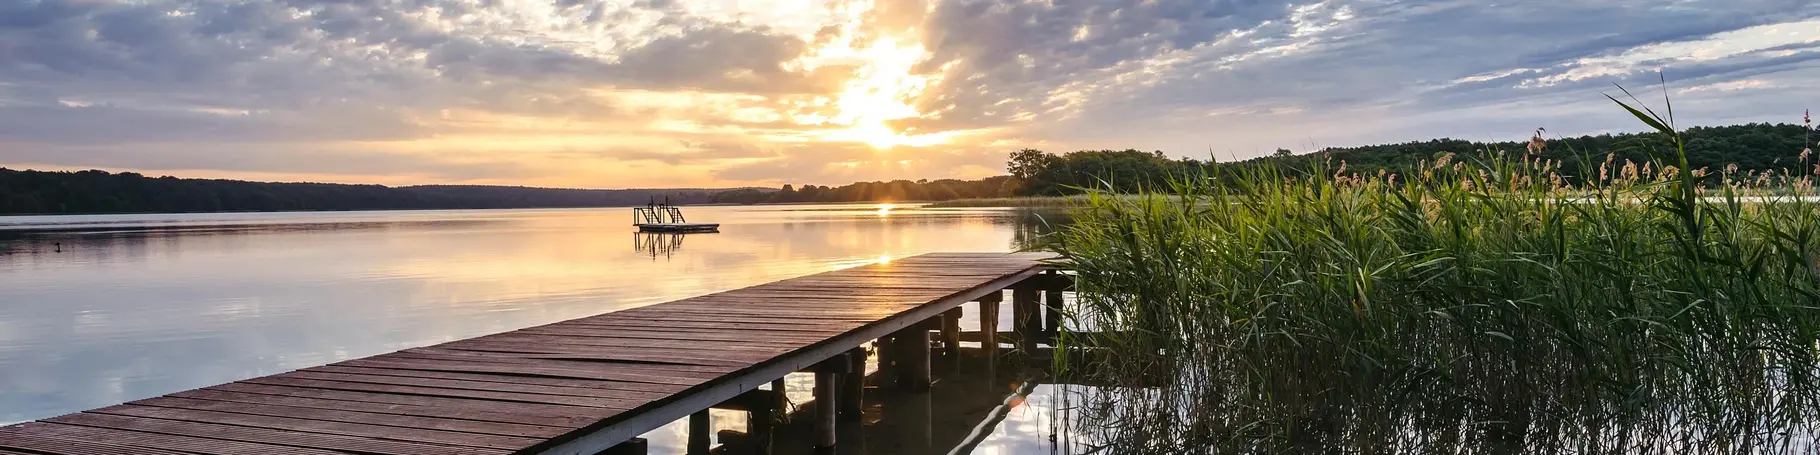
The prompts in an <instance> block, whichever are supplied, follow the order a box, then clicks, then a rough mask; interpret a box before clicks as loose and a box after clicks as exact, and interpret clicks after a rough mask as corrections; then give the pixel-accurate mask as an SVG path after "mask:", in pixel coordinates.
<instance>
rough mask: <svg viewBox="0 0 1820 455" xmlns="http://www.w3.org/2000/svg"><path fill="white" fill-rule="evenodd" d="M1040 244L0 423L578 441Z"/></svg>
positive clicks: (103, 451) (15, 448) (655, 413)
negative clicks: (35, 420)
mask: <svg viewBox="0 0 1820 455" xmlns="http://www.w3.org/2000/svg"><path fill="white" fill-rule="evenodd" d="M1045 257H1046V256H1044V255H1039V254H1000V253H936V254H927V255H922V256H916V257H910V258H904V259H900V260H896V261H892V262H888V263H884V264H875V265H868V266H863V267H857V268H851V269H845V270H837V271H833V272H827V273H822V274H817V275H810V276H805V277H800V278H792V279H787V280H783V281H778V282H773V283H768V284H763V285H758V286H753V287H748V288H744V289H737V290H732V291H727V292H722V293H718V294H711V295H705V296H701V297H693V298H688V299H682V300H678V301H674V302H669V303H662V304H657V305H651V306H647V307H642V308H636V309H630V310H625V311H618V312H614V313H607V314H602V315H598V316H590V317H585V318H580V319H574V320H569V321H563V322H557V323H553V324H546V325H541V326H536V327H529V328H525V329H520V330H515V331H511V332H505V333H499V334H493V335H487V336H481V337H477V338H471V339H466V340H460V341H454V342H449V343H443V344H439V345H435V346H428V347H423V348H415V349H406V350H403V351H398V352H393V353H389V354H382V355H377V356H373V357H367V358H362V359H354V360H348V361H344V362H339V363H336V364H331V365H326V366H321V367H314V368H306V369H303V370H298V371H293V372H289V373H282V374H277V375H272V376H266V377H260V378H253V379H247V380H244V381H239V382H233V383H228V384H222V385H217V386H213V387H204V388H201V389H196V390H190V391H185V392H178V393H174V394H170V395H166V396H163V397H158V398H151V399H146V400H139V401H135V402H131V403H125V404H121V405H116V406H110V407H106V408H100V409H94V410H89V411H85V412H80V413H75V414H70V415H65V416H60V417H53V418H49V419H44V420H41V421H37V422H27V423H23V424H18V425H13V426H8V427H0V455H13V454H50V455H90V454H95V455H112V454H151V455H156V454H218V455H240V454H298V455H334V454H359V453H370V454H397V455H445V454H446V455H487V454H529V453H580V452H578V451H585V450H592V449H588V447H600V446H610V445H611V444H615V443H617V442H619V441H623V440H626V439H629V438H630V437H632V436H636V435H638V434H641V433H643V432H646V431H650V430H652V429H655V428H656V425H660V424H661V422H667V421H668V420H667V419H675V418H677V417H676V416H674V415H672V414H675V413H676V412H679V410H680V412H692V411H691V410H689V408H690V407H691V406H692V405H690V404H689V403H692V402H700V401H702V400H706V399H713V398H715V397H718V396H724V395H727V394H729V393H732V394H737V393H743V392H746V391H749V390H752V389H756V388H757V385H758V384H760V383H764V382H768V381H769V380H770V379H775V378H769V377H765V376H768V375H770V374H771V373H775V372H778V371H790V370H788V369H782V368H784V367H791V366H796V365H808V364H812V363H815V362H820V361H822V360H826V359H827V358H829V357H831V356H832V355H834V354H830V353H837V352H840V351H844V350H849V349H852V348H856V347H859V346H860V345H861V344H863V343H865V342H868V341H871V340H872V339H873V338H876V337H877V336H875V335H876V334H878V333H883V332H882V331H884V330H895V328H899V327H904V326H906V325H908V324H911V323H915V322H919V321H920V320H923V319H927V318H928V317H929V316H928V315H932V314H939V313H940V312H942V311H947V310H950V309H952V308H955V307H956V306H958V305H960V304H961V303H964V302H965V301H967V300H970V299H971V298H972V297H970V296H977V295H980V294H983V293H987V292H994V291H997V290H999V289H1003V288H1005V287H1007V286H1009V285H1010V284H1012V283H1016V282H1017V281H1019V280H1022V279H1023V278H1026V277H1029V276H1032V275H1034V274H1035V273H1037V272H1038V271H1039V270H1040V268H1041V266H1040V261H1041V260H1042V259H1043V258H1045ZM780 377H781V375H780ZM684 415H686V414H684Z"/></svg>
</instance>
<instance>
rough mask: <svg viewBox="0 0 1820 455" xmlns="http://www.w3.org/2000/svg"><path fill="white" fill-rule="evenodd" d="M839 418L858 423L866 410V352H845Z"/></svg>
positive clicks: (858, 350)
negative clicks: (845, 368) (845, 358)
mask: <svg viewBox="0 0 1820 455" xmlns="http://www.w3.org/2000/svg"><path fill="white" fill-rule="evenodd" d="M839 405H840V416H841V420H845V421H848V422H858V421H860V415H861V414H862V413H864V412H865V408H866V350H865V349H854V350H852V351H848V352H847V372H846V374H842V375H841V379H840V402H839Z"/></svg>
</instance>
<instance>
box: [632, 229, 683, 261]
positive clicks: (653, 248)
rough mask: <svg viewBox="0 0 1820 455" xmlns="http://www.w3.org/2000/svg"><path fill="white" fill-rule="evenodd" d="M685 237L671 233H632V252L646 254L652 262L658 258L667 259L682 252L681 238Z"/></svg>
mask: <svg viewBox="0 0 1820 455" xmlns="http://www.w3.org/2000/svg"><path fill="white" fill-rule="evenodd" d="M686 235H687V234H681V233H673V232H634V233H632V250H633V251H637V252H640V253H645V254H648V255H650V256H651V259H652V260H656V259H657V258H658V257H659V256H662V257H664V258H665V259H668V258H670V257H671V256H674V255H675V254H676V252H677V251H679V250H682V244H683V237H684V236H686Z"/></svg>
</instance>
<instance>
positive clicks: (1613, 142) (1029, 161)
mask: <svg viewBox="0 0 1820 455" xmlns="http://www.w3.org/2000/svg"><path fill="white" fill-rule="evenodd" d="M1682 138H1683V139H1684V140H1686V141H1687V155H1688V156H1687V160H1688V164H1689V165H1691V166H1692V167H1693V168H1695V169H1699V168H1711V169H1714V170H1717V169H1722V168H1725V167H1726V166H1728V165H1732V164H1736V165H1738V167H1739V171H1740V172H1749V171H1751V170H1756V171H1767V170H1771V169H1775V170H1778V172H1782V171H1788V172H1794V173H1797V174H1801V173H1807V172H1814V171H1815V169H1814V168H1813V166H1814V165H1815V163H1817V162H1820V157H1810V158H1809V159H1808V161H1807V162H1806V163H1802V162H1801V161H1800V159H1801V157H1800V155H1801V151H1802V150H1803V149H1805V148H1808V147H1811V145H1810V144H1812V141H1813V140H1815V139H1820V132H1815V131H1812V130H1810V129H1808V127H1806V126H1803V125H1792V124H1768V123H1751V124H1744V125H1732V126H1718V127H1694V128H1689V129H1687V130H1685V131H1683V133H1682ZM1544 142H1545V144H1546V147H1545V148H1544V150H1543V151H1542V152H1541V153H1540V154H1539V156H1540V157H1541V158H1542V159H1547V160H1555V161H1557V162H1559V163H1560V174H1561V175H1562V176H1563V177H1564V178H1565V179H1566V181H1568V182H1570V183H1578V182H1582V181H1584V179H1583V177H1584V176H1586V175H1588V174H1589V173H1592V174H1596V173H1597V172H1598V168H1599V165H1600V164H1602V163H1604V162H1605V159H1606V155H1609V154H1615V155H1616V157H1615V158H1616V161H1618V162H1623V161H1624V160H1631V161H1633V162H1637V163H1645V162H1650V161H1652V160H1654V159H1660V160H1662V161H1668V162H1672V161H1674V157H1673V155H1672V153H1674V149H1673V148H1672V147H1671V146H1670V145H1669V143H1668V141H1667V139H1666V138H1664V137H1663V136H1662V135H1661V134H1658V133H1628V134H1617V135H1611V134H1603V135H1598V136H1580V137H1571V138H1560V139H1549V140H1546V141H1544ZM1528 145H1529V143H1528V142H1527V141H1524V142H1515V141H1511V142H1490V143H1486V142H1473V141H1465V140H1459V139H1434V140H1429V141H1423V142H1405V143H1401V144H1386V145H1369V146H1362V147H1331V148H1326V149H1322V150H1320V151H1317V152H1315V153H1309V154H1301V155H1297V154H1293V153H1292V152H1290V151H1289V150H1281V149H1279V150H1277V152H1276V153H1274V154H1272V155H1271V156H1266V157H1260V158H1254V159H1250V160H1245V161H1241V162H1237V163H1216V162H1213V161H1212V160H1209V161H1201V160H1196V159H1186V158H1184V159H1171V158H1168V157H1165V156H1164V155H1163V153H1162V152H1160V151H1159V152H1143V151H1138V150H1120V151H1114V150H1099V151H1080V152H1071V153H1066V154H1061V155H1055V154H1050V153H1045V152H1042V151H1039V150H1028V149H1026V150H1022V151H1019V152H1016V153H1013V154H1012V155H1011V159H1010V162H1009V163H1008V167H1009V169H1010V170H1011V175H1012V178H1013V179H1014V181H1015V183H1014V184H1013V187H1014V188H1015V190H1014V193H1015V195H1018V196H1034V195H1066V194H1075V193H1079V192H1081V188H1099V189H1112V190H1114V191H1117V192H1135V191H1138V190H1139V189H1140V188H1150V189H1167V188H1168V185H1169V183H1170V180H1171V179H1175V178H1180V177H1181V176H1186V175H1203V176H1210V177H1212V178H1214V179H1216V180H1222V179H1225V180H1229V179H1232V178H1235V176H1236V175H1237V173H1238V172H1240V170H1242V169H1245V168H1247V167H1251V166H1255V165H1272V166H1276V167H1278V168H1279V169H1283V170H1286V171H1289V172H1290V173H1295V172H1309V171H1311V170H1313V169H1316V168H1322V169H1332V168H1337V167H1338V166H1339V165H1340V164H1341V163H1342V162H1344V163H1345V165H1346V170H1347V173H1359V174H1375V173H1377V172H1378V171H1379V170H1383V171H1386V172H1402V171H1404V170H1406V169H1410V168H1413V167H1415V166H1417V165H1418V164H1420V163H1421V162H1422V161H1424V160H1426V161H1427V162H1430V163H1433V162H1435V161H1436V160H1437V159H1438V158H1440V157H1441V156H1442V155H1445V154H1448V153H1455V154H1458V155H1459V156H1460V157H1461V159H1470V158H1469V157H1473V156H1476V155H1478V154H1479V153H1480V152H1489V153H1496V152H1498V151H1502V152H1504V153H1516V154H1524V153H1527V151H1528ZM1804 166H1805V167H1808V169H1802V168H1803V167H1804Z"/></svg>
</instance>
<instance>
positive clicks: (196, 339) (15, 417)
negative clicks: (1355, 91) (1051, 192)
mask: <svg viewBox="0 0 1820 455" xmlns="http://www.w3.org/2000/svg"><path fill="white" fill-rule="evenodd" d="M684 210H685V213H686V214H687V215H688V217H689V219H690V220H691V221H698V222H715V223H722V229H721V230H722V232H721V233H719V234H701V235H687V236H676V235H643V234H638V233H635V232H633V229H632V228H631V226H630V222H631V219H630V218H631V215H630V213H629V212H630V210H627V209H589V210H499V211H414V212H329V213H248V214H183V215H95V216H30V217H0V424H3V423H8V422H18V421H25V420H33V419H39V418H45V417H51V416H56V415H60V414H64V413H69V412H75V411H80V410H84V409H90V408H96V407H102V406H108V405H112V404H116V403H121V402H125V401H131V400H137V399H142V398H148V397H154V396H159V395H163V394H168V393H172V392H177V391H182V390H186V389H191V388H196V387H203V386H208V385H214V384H218V383H223V382H230V381H235V380H240V379H246V378H250V377H255V376H261V375H266V374H273V373H279V372H284V371H289V370H293V369H298V368H305V367H310V366H316V365H322V364H327V363H332V362H336V361H340V360H346V359H352V358H358V357H364V356H369V355H374V354H380V353H384V352H390V351H395V350H399V349H405V348H410V347H416V346H424V345H429V344H435V343H441V342H446V341H451V340H456V339H462V338H468V337H473V336H478V335H484V334H489V333H495V332H501V331H507V330H513V329H517V328H522V327H527V326H532V325H538V324H544V323H549V322H555V321H561V320H566V319H572V318H577V317H582V316H588V315H594V314H599V313H605V312H610V311H615V310H621V309H627V308H633V307H638V306H643V305H649V304H655V303H661V302H666V301H671V300H676V299H680V298H684V297H690V296H695V295H701V294H707V293H712V292H717V291H723V290H728V289H735V288H740V287H744V286H750V285H755V284H760V283H766V282H771V281H776V280H781V279H785V278H790V277H795V276H801V275H808V274H813V273H819V272H824V271H829V270H835V269H840V268H845V267H853V266H858V265H864V264H870V263H875V262H878V261H888V260H891V259H893V258H902V257H907V256H912V255H916V254H920V253H925V252H933V251H1011V250H1013V249H1015V248H1016V245H1018V244H1019V242H1021V241H1023V239H1025V238H1027V237H1028V236H1029V235H1031V232H1033V231H1034V230H1036V229H1040V226H1041V225H1042V224H1043V221H1042V220H1041V219H1039V217H1038V216H1036V215H1033V214H1032V212H1029V211H1020V210H1010V209H925V208H922V207H920V206H917V205H871V204H867V205H798V206H748V207H688V208H685V209H684ZM1006 317H1008V316H1006ZM967 318H968V319H967V320H966V324H973V323H974V319H973V318H974V316H973V313H972V312H971V310H970V312H969V313H968V316H967ZM1001 325H1003V324H1001ZM942 377H943V379H942V380H941V383H940V384H938V385H937V391H936V394H935V395H933V397H935V398H934V400H933V401H932V403H931V406H932V407H931V408H929V409H923V410H921V411H927V412H926V414H928V415H931V416H933V420H930V422H932V423H931V424H930V425H932V427H931V428H932V429H931V431H933V432H934V433H933V434H932V435H931V436H930V439H929V441H930V444H934V445H937V446H939V445H941V444H946V443H952V442H954V440H955V439H956V438H957V436H956V435H955V433H956V432H957V431H961V430H957V429H958V428H963V427H964V428H966V430H965V431H971V430H972V427H973V426H974V424H976V423H977V422H978V420H977V418H976V417H978V414H979V413H981V412H985V410H990V409H991V408H992V407H994V406H996V405H998V404H999V403H1000V402H1001V401H1002V400H1003V399H1004V398H1005V396H1006V395H1007V394H1008V393H1009V392H1011V390H1012V388H1013V386H1014V385H1015V384H1014V383H1015V382H1016V380H1017V379H1016V378H1015V377H1014V376H1005V377H1002V378H1001V377H998V376H981V375H977V374H967V373H965V372H964V371H963V372H961V373H958V374H952V375H950V374H944V376H942ZM975 379H976V380H977V381H975V382H977V384H972V383H968V382H966V380H975ZM807 380H808V379H807V378H798V377H792V379H791V381H792V387H791V391H790V393H791V395H792V396H793V398H795V399H797V400H798V401H805V400H806V399H807V397H806V394H807V391H808V387H807V382H806V381H807ZM1001 381H1002V382H1003V383H1000V382H1001ZM961 384H972V385H969V386H968V387H965V388H962V387H960V385H961ZM1050 393H1051V389H1050V388H1049V387H1047V386H1044V387H1039V388H1037V390H1036V391H1035V393H1034V394H1033V395H1032V397H1031V398H1030V399H1029V400H1028V402H1029V403H1030V404H1029V405H1025V406H1019V407H1018V408H1017V409H1015V410H1014V411H1013V412H1012V413H1011V414H1010V415H1009V416H1008V417H1007V419H1006V421H1005V423H1004V424H1003V425H999V426H998V427H997V428H998V429H997V430H996V431H995V432H994V433H992V434H991V436H989V437H988V438H987V439H986V441H985V442H984V443H983V444H982V445H981V446H980V447H979V448H978V450H976V451H974V452H973V453H982V454H987V453H990V454H1035V453H1050V450H1049V447H1050V443H1049V442H1048V441H1049V439H1048V435H1049V434H1050V430H1049V429H1048V428H1049V425H1048V419H1049V417H1048V415H1049V414H1047V413H1046V411H1045V410H1044V409H1045V408H1044V407H1043V406H1040V404H1041V403H1045V402H1047V401H1046V399H1045V397H1047V396H1049V395H1048V394H1050ZM893 399H894V398H893V397H892V396H890V395H889V394H886V393H883V392H881V394H880V395H879V396H878V397H877V401H878V403H879V404H878V405H876V406H874V407H873V408H871V409H869V410H868V413H869V416H870V417H869V422H871V423H872V424H873V425H869V426H865V427H864V428H865V430H863V431H865V432H867V433H864V437H863V438H849V439H850V440H852V441H850V444H851V443H861V442H863V441H866V440H873V441H878V442H877V443H876V444H875V445H873V446H871V447H870V449H869V450H867V451H866V453H926V452H912V451H903V450H902V447H901V445H900V444H895V443H888V442H885V441H890V440H893V439H892V438H891V437H889V436H888V435H886V434H884V433H879V432H883V431H888V430H889V431H896V430H890V429H893V428H900V426H895V425H894V423H895V422H900V421H902V420H903V419H901V418H897V417H894V416H896V415H899V414H894V413H898V412H901V411H910V412H919V411H918V410H917V409H915V408H914V407H912V408H911V409H904V408H902V407H893V406H889V403H892V402H893V401H892V400H893ZM982 406H983V408H982ZM982 409H983V410H982ZM716 415H717V416H718V417H720V418H717V419H716V426H717V428H723V427H724V428H735V427H741V428H743V420H742V419H743V416H739V415H734V413H720V412H718V411H717V414H716ZM969 419H973V420H969ZM685 428H686V425H672V426H670V427H665V428H664V429H661V430H658V431H656V432H653V433H652V434H650V435H648V436H647V437H648V438H649V439H650V440H651V441H652V443H653V447H652V449H653V453H681V452H682V450H683V439H682V438H681V435H682V434H683V432H684V431H685ZM875 433H876V434H875ZM964 435H965V433H964V432H961V433H960V436H964ZM912 436H914V435H912ZM784 442H788V439H787V438H786V439H784V440H782V441H780V448H786V449H787V448H788V447H789V446H788V445H787V444H781V443H784ZM860 447H861V448H864V447H866V446H864V445H862V446H860ZM848 450H849V451H850V450H853V447H848ZM893 450H897V451H893ZM946 450H947V447H941V448H940V449H938V451H940V452H945V451H946ZM779 453H794V452H790V451H781V452H779ZM854 453H857V452H854Z"/></svg>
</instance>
